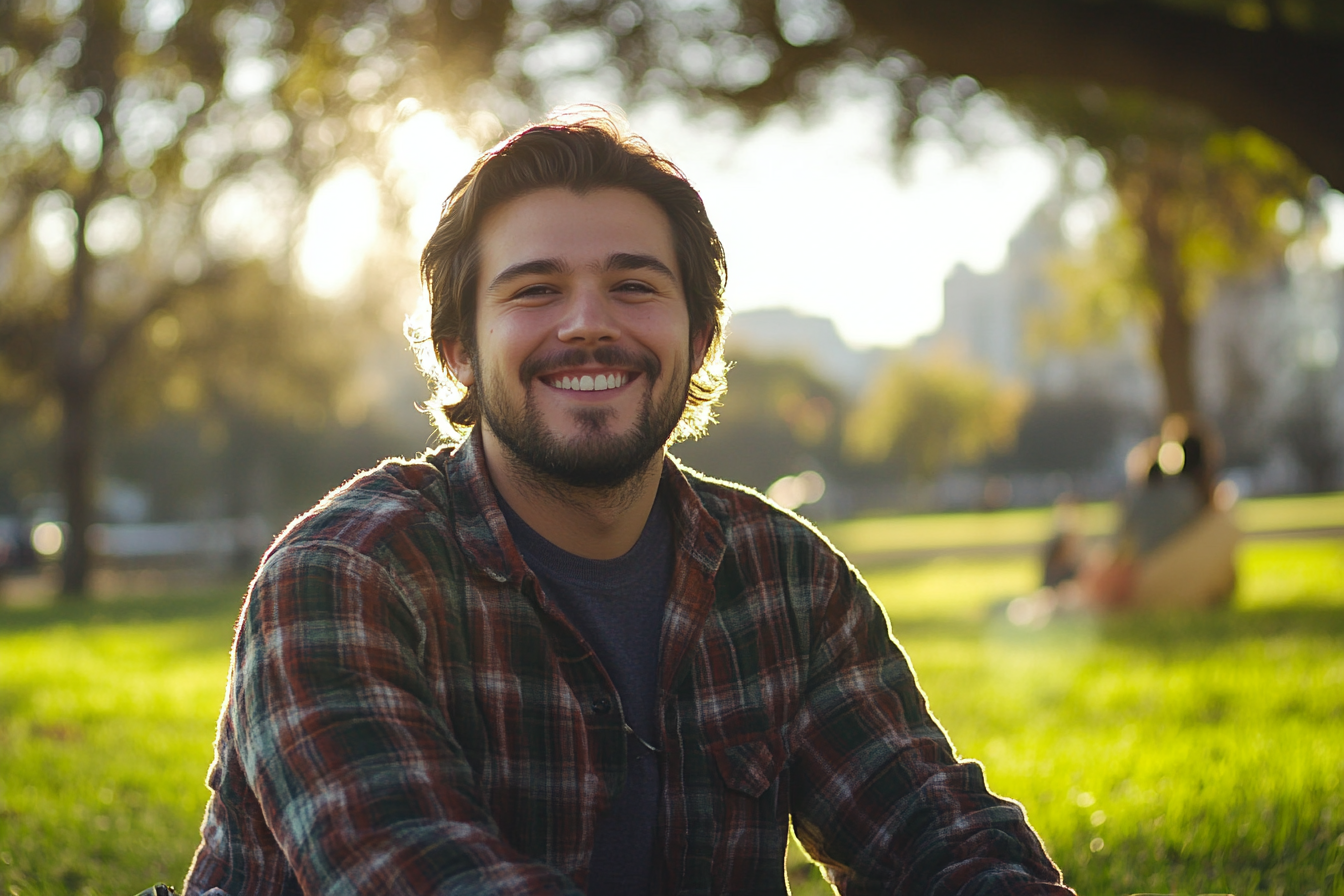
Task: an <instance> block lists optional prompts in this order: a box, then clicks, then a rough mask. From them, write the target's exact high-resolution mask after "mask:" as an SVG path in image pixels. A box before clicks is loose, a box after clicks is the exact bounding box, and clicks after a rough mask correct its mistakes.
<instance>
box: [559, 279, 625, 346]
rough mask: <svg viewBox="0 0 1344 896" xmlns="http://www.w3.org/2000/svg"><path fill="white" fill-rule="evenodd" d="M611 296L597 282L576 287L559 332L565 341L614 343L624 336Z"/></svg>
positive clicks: (561, 338)
mask: <svg viewBox="0 0 1344 896" xmlns="http://www.w3.org/2000/svg"><path fill="white" fill-rule="evenodd" d="M614 310H615V309H613V308H612V304H611V299H610V298H609V297H608V296H607V293H606V290H604V289H602V288H601V287H600V286H597V285H583V286H580V287H579V288H578V289H576V290H575V291H574V293H573V295H572V296H571V297H570V299H569V301H568V302H567V303H566V307H565V314H564V317H563V318H562V319H561V321H560V327H559V329H558V331H557V333H556V335H557V336H558V337H559V338H560V341H561V342H569V343H597V342H612V341H615V340H616V339H617V338H619V337H620V335H621V331H620V327H619V326H618V324H617V322H616V318H615V315H614V314H613V311H614Z"/></svg>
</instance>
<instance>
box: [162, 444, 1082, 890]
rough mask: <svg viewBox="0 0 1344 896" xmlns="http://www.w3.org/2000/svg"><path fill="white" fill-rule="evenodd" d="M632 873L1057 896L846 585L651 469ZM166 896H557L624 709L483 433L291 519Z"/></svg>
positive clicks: (736, 506) (1024, 833) (581, 880)
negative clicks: (505, 511) (649, 735)
mask: <svg viewBox="0 0 1344 896" xmlns="http://www.w3.org/2000/svg"><path fill="white" fill-rule="evenodd" d="M666 476H667V478H668V480H669V481H670V483H671V486H672V494H673V495H674V496H675V499H674V501H673V502H672V504H673V507H672V512H673V517H674V531H675V533H676V534H675V538H676V545H675V556H676V561H675V569H674V572H673V577H672V587H671V592H670V595H669V598H668V602H667V608H666V611H665V615H664V619H663V628H662V636H661V658H660V666H659V669H660V671H659V684H658V694H657V705H658V711H659V725H660V737H661V743H660V747H661V753H660V754H659V759H660V763H661V766H660V768H661V773H662V799H661V802H660V805H659V817H658V839H657V841H656V844H657V845H656V847H655V849H656V851H657V852H658V857H657V861H658V863H659V866H658V868H657V869H656V873H655V877H656V880H657V886H658V887H660V888H661V891H662V892H665V893H685V894H693V893H694V894H708V893H735V894H736V893H761V894H766V893H769V894H784V893H785V892H786V889H785V883H784V851H785V844H786V842H787V825H788V823H789V821H790V819H792V821H793V824H794V827H795V830H796V832H797V834H798V837H799V839H800V841H801V842H802V843H803V845H804V846H805V847H806V848H807V849H808V851H809V852H810V853H811V854H812V855H813V856H814V857H815V858H816V859H817V860H818V861H820V862H821V863H823V865H824V866H825V868H826V871H827V874H828V875H829V876H830V878H831V879H832V880H833V881H834V882H835V884H836V885H837V887H838V888H839V889H840V890H841V892H844V893H848V894H867V893H901V894H914V893H960V894H990V893H1014V894H1056V896H1063V894H1069V893H1072V890H1069V889H1067V888H1065V887H1063V886H1061V885H1059V880H1060V878H1059V872H1058V870H1057V869H1056V868H1055V866H1054V865H1053V864H1052V862H1051V861H1050V859H1049V858H1048V857H1047V855H1046V853H1045V850H1044V848H1043V847H1042V845H1041V843H1040V841H1039V839H1038V838H1037V837H1036V835H1035V833H1034V832H1033V831H1032V830H1031V828H1030V827H1029V826H1028V824H1027V821H1026V817H1025V815H1024V813H1023V811H1022V809H1021V807H1020V806H1018V805H1017V804H1016V803H1013V802H1011V801H1009V800H1004V799H1001V798H999V797H997V796H994V795H993V794H991V793H990V792H989V791H988V789H987V788H986V785H985V780H984V776H983V772H982V769H981V768H980V766H979V765H977V764H976V763H974V762H958V761H957V759H956V756H955V754H954V753H953V749H952V746H951V744H950V743H949V742H948V739H947V736H946V735H945V734H944V732H943V731H942V730H941V728H940V727H939V726H938V723H937V722H936V721H935V720H934V719H933V718H932V717H931V716H930V714H929V712H928V710H927V708H926V706H925V701H924V697H923V694H922V693H921V692H920V690H919V687H918V685H917V684H916V682H915V677H914V675H913V673H912V672H911V669H910V666H909V663H908V662H907V660H906V657H905V656H904V654H903V653H902V652H901V650H900V648H899V647H898V646H897V645H896V644H895V643H894V642H893V640H892V638H891V636H890V634H889V632H888V627H887V621H886V619H885V617H884V615H883V613H882V611H881V609H880V608H879V607H878V605H877V603H876V602H875V601H874V600H873V598H872V596H871V594H870V592H869V591H868V589H867V587H866V586H865V585H864V584H863V582H862V581H861V580H860V578H859V577H858V575H857V574H856V573H855V571H854V570H853V568H851V567H850V566H849V565H848V564H847V563H846V562H845V560H844V559H843V558H842V557H841V556H840V555H839V554H838V553H837V552H836V551H835V550H834V549H832V548H831V547H830V545H829V544H827V542H826V541H825V539H823V538H822V537H821V536H820V535H819V534H817V533H816V532H815V531H814V530H813V529H811V528H810V527H809V526H807V525H806V524H805V523H803V522H801V521H799V520H798V519H797V518H796V517H793V516H791V515H790V514H788V513H785V512H783V511H781V510H779V509H777V508H775V507H773V506H771V505H769V504H767V503H766V502H765V501H763V500H761V499H760V497H758V496H756V495H755V494H752V493H750V492H748V491H746V490H743V489H740V488H738V487H734V486H731V485H727V484H724V483H720V482H715V481H711V480H706V479H704V478H701V477H699V476H697V475H695V474H693V473H691V472H689V471H685V470H683V469H682V468H680V467H679V466H677V465H676V464H675V463H674V462H672V461H671V460H669V461H668V462H667V466H666ZM215 751H216V752H215V760H214V762H213V763H212V765H211V767H210V772H209V776H208V784H209V786H210V788H211V790H212V791H213V793H212V796H211V798H210V801H209V804H208V807H207V809H206V815H205V820H204V822H203V824H202V835H203V839H202V842H201V845H200V848H199V849H198V851H197V854H196V858H195V861H194V864H193V867H192V869H191V871H190V873H189V875H188V878H187V882H186V892H187V893H188V894H193V896H194V894H200V893H202V892H203V891H205V890H208V889H210V888H211V887H220V888H222V890H223V891H224V892H226V893H228V894H230V896H270V894H281V893H298V892H300V891H302V892H304V893H308V894H323V896H346V894H359V893H377V894H380V896H385V894H430V893H492V894H524V893H527V894H541V893H566V894H573V893H581V892H582V891H583V887H584V885H585V882H586V880H587V875H588V868H587V865H588V862H589V856H590V853H591V850H592V845H593V834H594V828H595V825H596V822H597V819H598V817H599V816H600V815H601V814H602V812H603V811H604V809H605V808H606V807H607V806H608V805H609V803H610V801H611V798H612V795H613V794H615V793H617V792H619V789H620V788H621V786H622V783H623V779H624V775H625V761H626V734H625V731H624V725H623V721H622V716H621V710H620V701H619V698H618V695H617V693H616V690H615V688H614V687H613V686H612V684H611V681H610V679H609V678H608V676H607V675H606V673H605V672H604V671H603V669H602V666H601V665H600V663H599V662H598V660H597V658H596V656H595V655H594V654H593V651H592V650H591V649H590V648H589V647H588V646H587V645H586V644H585V643H584V641H583V639H582V637H581V636H580V635H579V634H578V632H577V631H576V630H575V629H574V627H573V626H572V625H570V624H569V622H568V621H567V620H566V619H565V618H564V617H563V616H562V615H561V613H560V612H559V611H558V610H557V609H556V608H555V607H554V606H553V605H552V604H551V603H550V602H549V601H548V600H547V598H546V595H545V594H543V593H542V592H541V590H540V588H539V587H538V585H537V582H536V579H535V578H534V576H533V575H532V573H531V572H530V571H529V570H528V569H527V567H526V565H525V564H524V562H523V560H522V557H521V556H520V555H519V552H518V549H517V547H516V546H515V544H514V542H513V540H512V538H511V537H510V535H509V531H508V528H507V526H506V524H505V521H504V517H503V515H502V513H501V511H500V509H499V506H498V504H497V503H496V500H495V498H494V494H493V490H492V488H491V486H490V483H489V481H488V479H487V474H486V472H485V466H484V460H483V456H482V453H481V447H480V442H479V436H476V437H474V438H473V439H471V440H469V441H468V442H467V443H466V444H465V445H464V446H462V447H461V448H460V449H459V450H457V451H456V452H453V453H450V452H448V451H447V450H444V451H440V452H438V453H436V454H431V455H429V456H428V457H426V458H425V459H423V460H421V461H416V462H407V461H389V462H386V463H384V464H383V465H382V466H381V467H379V468H378V469H376V470H374V471H372V472H369V473H366V474H364V475H361V476H359V477H356V478H355V479H353V480H352V481H350V482H349V483H347V484H346V485H345V486H343V487H341V488H339V489H337V490H336V491H334V492H333V493H332V494H330V495H329V496H328V497H327V498H326V499H324V500H323V501H322V502H321V503H320V504H318V506H317V507H315V508H314V509H313V510H312V511H311V512H309V513H308V514H306V515H305V516H303V517H301V518H299V519H298V520H296V521H295V522H294V523H293V524H291V526H290V527H289V529H288V530H287V531H286V532H285V533H284V534H283V535H282V536H281V537H280V538H279V539H277V541H276V543H275V544H274V545H273V546H272V548H271V549H270V551H269V552H268V553H267V555H266V557H265V558H264V559H263V562H262V565H261V568H260V570H259V571H258V573H257V576H256V578H255V580H254V581H253V584H252V587H251V588H250V590H249V592H248V595H247V598H246V600H245V602H244V605H243V610H242V615H241V617H240V620H239V625H238V630H237V637H236V640H235V643H234V650H233V660H232V667H231V672H230V677H229V683H228V688H227V693H226V697H225V702H224V707H223V711H222V713H221V717H220V721H219V732H218V738H217V740H216V744H215Z"/></svg>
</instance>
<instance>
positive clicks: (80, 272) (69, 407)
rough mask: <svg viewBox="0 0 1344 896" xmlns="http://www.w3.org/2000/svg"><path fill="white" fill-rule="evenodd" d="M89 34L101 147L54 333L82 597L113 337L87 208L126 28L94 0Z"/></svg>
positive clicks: (97, 179)
mask: <svg viewBox="0 0 1344 896" xmlns="http://www.w3.org/2000/svg"><path fill="white" fill-rule="evenodd" d="M88 8H89V9H90V14H89V20H88V27H89V31H90V34H91V35H95V36H97V37H91V38H90V39H89V40H88V41H86V42H85V45H84V51H83V53H82V54H81V56H80V62H79V67H78V69H77V70H76V77H75V79H74V80H75V83H76V84H77V85H78V86H79V87H81V88H92V89H94V90H96V91H97V92H98V93H99V94H100V95H101V100H102V105H101V106H100V107H99V109H98V112H97V114H96V115H95V116H94V120H95V121H96V122H97V124H98V128H99V130H100V131H101V132H102V138H103V145H102V155H101V156H100V158H99V160H98V164H97V165H96V166H95V167H94V169H93V171H91V172H90V173H89V176H88V179H87V180H86V181H85V182H84V183H83V185H82V187H83V189H76V190H72V193H73V196H72V198H73V199H74V212H75V221H76V223H75V232H74V234H73V239H74V244H75V258H74V264H73V265H72V266H71V268H70V275H69V278H68V280H67V282H66V308H65V320H64V321H63V322H62V324H61V328H60V331H59V332H58V333H57V336H56V346H55V358H56V383H57V388H58V389H59V390H60V395H61V435H60V458H59V463H60V471H59V475H60V483H61V491H62V493H63V495H62V496H63V497H64V498H65V514H66V516H65V519H66V523H67V524H68V525H69V526H70V532H69V537H68V538H67V540H66V544H65V554H64V555H63V557H62V559H61V598H62V599H64V600H81V599H83V598H84V597H85V596H86V595H87V591H88V579H89V571H90V567H91V563H90V561H91V559H92V558H91V557H90V553H89V540H88V535H89V526H91V525H92V524H93V510H94V494H93V489H94V476H93V473H94V445H95V444H96V438H95V436H96V433H95V427H96V425H97V421H96V401H95V399H96V393H97V389H98V386H99V384H100V382H101V380H102V372H103V370H104V368H105V367H106V362H107V354H108V351H109V349H110V347H111V346H110V345H109V343H108V341H107V340H106V339H103V340H99V339H97V338H96V337H95V334H94V332H93V327H92V324H91V323H90V321H89V301H90V290H91V284H92V281H93V275H94V272H95V268H96V262H95V261H94V259H93V256H92V255H91V254H90V253H89V248H88V246H87V245H86V244H85V242H84V233H85V227H86V226H87V225H88V219H89V211H90V209H92V208H93V205H94V203H95V202H97V201H98V199H99V198H101V196H102V194H103V192H104V190H105V189H106V188H107V185H108V179H109V172H108V164H109V160H110V159H111V157H112V155H113V151H114V149H115V147H116V145H117V133H116V128H115V127H114V125H113V120H112V108H113V103H114V102H115V101H116V99H117V90H116V85H117V76H116V58H117V52H118V49H119V43H120V41H119V40H118V39H117V37H115V36H119V35H120V34H121V31H120V27H119V25H118V23H117V20H116V18H115V12H114V11H113V7H112V6H111V5H109V4H103V3H94V4H91V5H90V6H89V7H88Z"/></svg>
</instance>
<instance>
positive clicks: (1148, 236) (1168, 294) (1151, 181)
mask: <svg viewBox="0 0 1344 896" xmlns="http://www.w3.org/2000/svg"><path fill="white" fill-rule="evenodd" d="M1150 152H1151V155H1150V158H1149V159H1148V160H1147V162H1146V164H1145V165H1144V168H1143V176H1144V183H1143V184H1142V186H1141V187H1139V189H1138V192H1139V194H1140V198H1139V202H1138V206H1139V207H1138V209H1137V214H1136V216H1135V217H1136V219H1137V221H1138V224H1139V227H1140V229H1142V231H1143V236H1144V240H1145V243H1146V245H1145V247H1144V264H1145V267H1146V269H1147V273H1148V281H1149V284H1150V285H1151V286H1152V288H1153V291H1154V292H1155V293H1156V294H1157V299H1158V311H1157V319H1156V320H1155V321H1154V324H1153V343H1154V346H1155V348H1156V352H1157V361H1158V366H1159V367H1160V369H1161V371H1162V386H1163V390H1164V392H1165V398H1166V413H1168V414H1183V415H1185V416H1187V417H1189V416H1190V415H1192V414H1194V413H1195V411H1196V404H1197V401H1196V390H1195V374H1194V365H1193V364H1192V361H1191V355H1192V353H1193V344H1194V339H1193V337H1194V325H1193V324H1192V323H1191V320H1190V316H1189V313H1188V312H1187V310H1186V305H1187V302H1186V293H1187V292H1188V291H1189V288H1190V274H1189V272H1188V271H1187V270H1186V269H1185V264H1184V263H1183V262H1182V261H1181V255H1180V252H1181V247H1180V245H1179V242H1178V240H1177V236H1176V232H1175V231H1176V228H1175V226H1174V222H1173V221H1172V220H1171V218H1172V216H1173V215H1174V214H1175V213H1176V211H1177V210H1176V209H1175V208H1173V207H1172V201H1173V200H1174V193H1175V192H1176V190H1177V189H1178V188H1179V183H1178V177H1179V173H1178V172H1179V165H1180V157H1179V154H1178V153H1176V152H1169V151H1163V149H1162V148H1158V147H1153V149H1152V150H1150Z"/></svg>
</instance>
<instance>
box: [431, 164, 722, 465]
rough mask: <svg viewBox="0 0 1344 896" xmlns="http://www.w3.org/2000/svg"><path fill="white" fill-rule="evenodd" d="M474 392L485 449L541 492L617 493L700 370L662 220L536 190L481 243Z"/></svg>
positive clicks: (659, 214) (654, 208)
mask: <svg viewBox="0 0 1344 896" xmlns="http://www.w3.org/2000/svg"><path fill="white" fill-rule="evenodd" d="M478 240H479V245H480V248H481V258H480V274H479V276H478V278H477V286H476V354H475V357H474V358H469V357H466V355H465V352H464V351H463V349H462V347H461V346H460V345H452V344H450V345H449V346H447V352H446V355H447V357H448V359H449V362H450V364H451V365H452V366H453V369H454V373H455V375H457V377H458V379H459V381H461V382H463V383H464V384H467V385H471V384H473V383H474V387H475V391H476V396H477V400H478V401H479V403H480V406H481V415H482V417H483V419H484V426H485V431H484V436H485V437H486V439H487V440H491V439H496V440H498V442H499V443H500V444H501V445H502V446H503V447H504V448H505V449H507V451H508V452H509V453H510V454H512V455H513V457H514V458H515V459H516V460H517V461H519V462H521V464H522V465H523V466H524V467H525V468H528V471H530V472H533V473H539V474H541V475H542V476H543V477H544V478H546V479H549V480H551V481H558V482H561V483H564V484H568V485H576V486H587V487H613V486H617V485H620V484H622V483H624V482H625V481H627V480H629V479H630V478H631V477H632V476H634V475H635V474H636V473H638V472H639V471H640V470H642V469H644V468H645V467H646V466H647V465H648V464H649V462H650V461H651V460H652V459H653V458H654V457H655V456H656V455H657V454H658V452H659V451H660V449H661V448H662V447H663V445H664V444H665V443H666V442H667V438H668V436H669V435H670V434H671V432H672V430H673V429H674V428H675V427H676V425H677V422H678V421H679V420H680V418H681V414H682V410H683V409H684V407H685V404H686V395H687V387H688V384H689V381H690V376H691V373H692V372H693V371H694V370H696V369H698V368H699V365H700V362H701V361H702V360H703V358H704V350H705V339H704V337H701V338H698V339H697V340H695V344H694V345H692V340H691V335H690V321H689V317H688V314H687V309H686V298H685V294H684V293H683V291H682V284H681V274H680V271H679V270H678V267H677V261H676V251H675V245H674V242H673V238H672V230H671V227H670V225H669V224H668V220H667V215H666V214H665V213H664V212H663V210H662V209H661V208H659V207H658V205H657V204H656V203H654V202H653V201H652V200H651V199H649V198H648V197H646V196H644V195H643V194H641V193H637V192H634V191H631V190H621V189H603V190H596V191H593V192H591V193H588V194H586V195H582V196H581V195H578V194H576V193H573V192H570V191H569V190H564V189H547V190H539V191H537V192H535V193H529V194H526V195H524V196H520V197H518V198H516V199H513V200H511V201H510V202H507V203H505V204H503V205H501V206H499V207H498V208H496V209H494V210H492V211H491V212H490V213H489V214H488V215H487V216H486V218H485V220H484V222H483V223H482V226H481V229H480V233H479V235H478Z"/></svg>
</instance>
